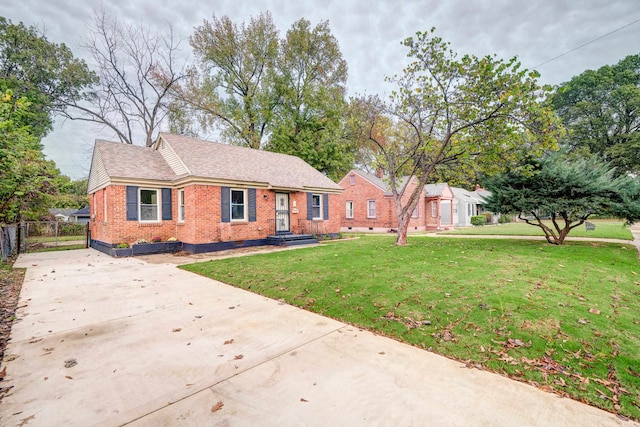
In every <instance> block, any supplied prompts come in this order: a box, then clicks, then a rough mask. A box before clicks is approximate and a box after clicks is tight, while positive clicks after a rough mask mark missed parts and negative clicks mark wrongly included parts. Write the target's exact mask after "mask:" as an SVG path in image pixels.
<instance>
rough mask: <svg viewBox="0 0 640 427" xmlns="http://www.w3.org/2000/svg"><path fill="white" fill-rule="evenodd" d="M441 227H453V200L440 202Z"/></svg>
mask: <svg viewBox="0 0 640 427" xmlns="http://www.w3.org/2000/svg"><path fill="white" fill-rule="evenodd" d="M440 225H451V200H442V201H441V202H440Z"/></svg>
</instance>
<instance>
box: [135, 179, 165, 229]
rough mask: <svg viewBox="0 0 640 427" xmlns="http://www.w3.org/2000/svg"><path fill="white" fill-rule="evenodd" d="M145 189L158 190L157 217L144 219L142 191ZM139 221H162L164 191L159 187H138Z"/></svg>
mask: <svg viewBox="0 0 640 427" xmlns="http://www.w3.org/2000/svg"><path fill="white" fill-rule="evenodd" d="M143 191H155V192H156V195H157V197H156V217H157V219H142V192H143ZM138 222H144V223H159V222H162V191H160V189H159V188H143V187H140V188H138Z"/></svg>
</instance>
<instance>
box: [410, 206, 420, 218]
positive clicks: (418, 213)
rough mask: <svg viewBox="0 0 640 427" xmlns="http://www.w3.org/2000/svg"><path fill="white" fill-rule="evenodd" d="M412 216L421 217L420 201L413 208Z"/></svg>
mask: <svg viewBox="0 0 640 427" xmlns="http://www.w3.org/2000/svg"><path fill="white" fill-rule="evenodd" d="M411 217H412V218H420V202H418V204H417V205H416V208H415V209H414V210H413V213H412V214H411Z"/></svg>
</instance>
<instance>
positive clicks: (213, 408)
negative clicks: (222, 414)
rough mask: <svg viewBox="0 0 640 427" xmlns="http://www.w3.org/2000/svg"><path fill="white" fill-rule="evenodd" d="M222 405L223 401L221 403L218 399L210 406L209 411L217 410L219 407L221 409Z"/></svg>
mask: <svg viewBox="0 0 640 427" xmlns="http://www.w3.org/2000/svg"><path fill="white" fill-rule="evenodd" d="M223 406H224V403H222V401H219V402H218V403H216V404H215V405H213V406H212V407H211V412H216V411H219V410H220V409H222V407H223Z"/></svg>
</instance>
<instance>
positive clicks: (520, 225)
mask: <svg viewBox="0 0 640 427" xmlns="http://www.w3.org/2000/svg"><path fill="white" fill-rule="evenodd" d="M589 222H592V223H594V224H595V225H596V229H595V230H593V231H586V227H585V226H584V224H582V225H580V226H578V227H576V228H574V229H573V230H571V232H570V233H569V237H596V238H605V239H621V240H633V235H632V234H631V230H630V228H629V226H628V225H625V223H624V222H622V221H606V220H593V221H589ZM544 223H545V224H546V225H548V226H550V227H551V228H552V229H554V228H553V223H552V222H551V221H544ZM559 224H560V226H564V225H563V223H562V222H560V223H559ZM439 234H464V235H472V236H486V235H499V236H544V233H543V232H542V230H541V229H540V227H535V226H533V225H529V224H527V223H525V222H511V223H507V224H491V225H483V226H480V227H465V228H459V229H456V230H451V231H443V232H441V233H439Z"/></svg>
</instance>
